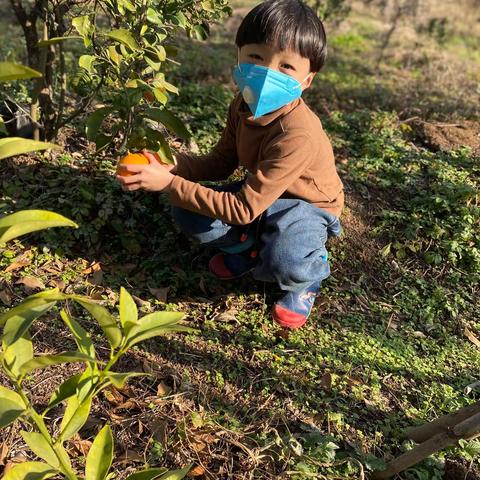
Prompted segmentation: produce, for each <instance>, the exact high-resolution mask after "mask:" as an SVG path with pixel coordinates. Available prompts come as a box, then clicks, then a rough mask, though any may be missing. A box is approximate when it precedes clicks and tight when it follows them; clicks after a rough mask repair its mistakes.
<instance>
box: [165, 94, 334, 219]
mask: <svg viewBox="0 0 480 480" xmlns="http://www.w3.org/2000/svg"><path fill="white" fill-rule="evenodd" d="M238 166H244V167H246V168H247V170H248V171H249V174H248V175H247V178H246V181H245V183H244V185H243V187H242V189H241V190H240V191H239V192H238V193H227V192H216V191H214V190H212V189H211V188H208V187H204V186H202V185H200V184H199V183H196V182H198V181H201V180H224V179H226V178H227V177H228V176H229V175H230V174H232V173H233V172H234V170H235V169H236V168H237V167H238ZM279 198H299V199H302V200H305V201H307V202H309V203H312V204H313V205H315V206H316V207H319V208H323V209H324V210H326V211H328V212H329V213H332V214H333V215H336V216H339V215H340V213H341V211H342V208H343V185H342V182H341V180H340V178H339V176H338V174H337V171H336V169H335V161H334V157H333V151H332V146H331V144H330V141H329V139H328V137H327V135H326V134H325V132H324V131H323V128H322V124H321V123H320V120H319V118H318V117H317V116H316V115H315V114H314V113H313V112H312V111H311V110H310V109H309V108H308V106H307V105H306V104H305V102H304V101H303V100H302V99H301V98H300V99H298V100H295V101H294V102H291V103H289V104H288V105H286V106H285V107H283V108H281V109H279V110H276V111H275V112H272V113H270V114H267V115H263V116H262V117H259V118H257V119H255V120H254V119H253V116H252V114H251V112H250V110H249V109H248V106H247V104H246V103H245V102H244V101H243V99H242V97H241V95H237V97H236V98H235V99H234V100H233V101H232V103H231V105H230V109H229V112H228V118H227V124H226V127H225V129H224V131H223V133H222V137H221V138H220V140H219V142H218V144H217V145H216V146H215V147H214V149H213V150H212V151H211V152H210V153H209V154H208V155H205V156H191V155H186V154H178V155H177V168H176V176H175V177H174V179H173V181H172V183H171V185H170V201H171V203H172V204H173V205H175V206H178V207H182V208H185V209H187V210H190V211H192V212H197V213H201V214H203V215H206V216H209V217H213V218H219V219H220V220H223V221H224V222H226V223H230V224H236V225H245V224H248V223H251V222H252V221H253V220H254V219H255V218H256V217H258V216H259V215H260V214H261V213H262V212H263V211H264V210H266V209H267V208H268V207H269V206H270V205H272V204H273V202H275V200H277V199H279Z"/></svg>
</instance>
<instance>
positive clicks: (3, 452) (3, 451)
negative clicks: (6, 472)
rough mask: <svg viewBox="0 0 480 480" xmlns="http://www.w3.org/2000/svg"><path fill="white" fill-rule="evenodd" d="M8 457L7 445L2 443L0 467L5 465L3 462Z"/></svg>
mask: <svg viewBox="0 0 480 480" xmlns="http://www.w3.org/2000/svg"><path fill="white" fill-rule="evenodd" d="M7 456H8V445H7V442H3V443H2V447H1V448H0V465H5V460H6V459H7Z"/></svg>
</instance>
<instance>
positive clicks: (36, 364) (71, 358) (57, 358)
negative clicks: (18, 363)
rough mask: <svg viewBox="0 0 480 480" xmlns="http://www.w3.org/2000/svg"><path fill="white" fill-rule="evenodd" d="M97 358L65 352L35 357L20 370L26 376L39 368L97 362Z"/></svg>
mask: <svg viewBox="0 0 480 480" xmlns="http://www.w3.org/2000/svg"><path fill="white" fill-rule="evenodd" d="M97 361H98V360H96V359H95V358H92V357H90V356H89V355H85V354H84V353H81V352H65V353H61V354H59V355H42V356H39V357H34V358H33V359H32V360H30V361H28V362H26V363H24V364H23V365H22V367H21V368H20V373H21V374H23V375H26V374H27V373H30V372H33V370H35V369H37V368H45V367H49V366H51V365H60V364H61V363H68V362H97Z"/></svg>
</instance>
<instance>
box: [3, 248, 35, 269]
mask: <svg viewBox="0 0 480 480" xmlns="http://www.w3.org/2000/svg"><path fill="white" fill-rule="evenodd" d="M32 257H33V255H32V251H31V250H27V251H26V252H24V253H22V255H20V256H19V257H17V258H15V260H14V261H13V263H11V264H10V265H9V266H8V267H7V268H6V269H5V272H14V271H15V270H19V269H21V268H23V267H26V266H27V265H30V264H31V263H32Z"/></svg>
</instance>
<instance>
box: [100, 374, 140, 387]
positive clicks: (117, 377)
mask: <svg viewBox="0 0 480 480" xmlns="http://www.w3.org/2000/svg"><path fill="white" fill-rule="evenodd" d="M146 375H148V373H142V372H130V373H117V372H108V373H106V374H105V378H106V379H107V380H109V383H111V384H112V385H113V386H114V387H115V388H123V387H124V386H125V383H126V382H127V380H128V379H129V378H132V377H144V376H146Z"/></svg>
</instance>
